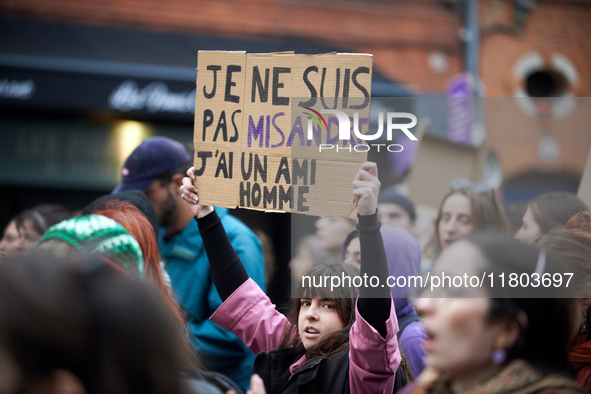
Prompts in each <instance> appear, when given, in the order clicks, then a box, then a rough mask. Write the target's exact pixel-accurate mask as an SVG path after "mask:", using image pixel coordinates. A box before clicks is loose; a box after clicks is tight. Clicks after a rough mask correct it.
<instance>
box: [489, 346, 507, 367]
mask: <svg viewBox="0 0 591 394" xmlns="http://www.w3.org/2000/svg"><path fill="white" fill-rule="evenodd" d="M505 357H507V352H506V351H505V349H503V348H499V349H496V350H495V351H494V352H492V354H491V356H490V360H491V361H492V363H493V364H496V365H499V364H502V363H503V361H505Z"/></svg>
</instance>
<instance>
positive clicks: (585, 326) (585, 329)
mask: <svg viewBox="0 0 591 394" xmlns="http://www.w3.org/2000/svg"><path fill="white" fill-rule="evenodd" d="M588 317H589V308H587V309H585V312H583V324H582V325H581V334H583V335H587V318H588Z"/></svg>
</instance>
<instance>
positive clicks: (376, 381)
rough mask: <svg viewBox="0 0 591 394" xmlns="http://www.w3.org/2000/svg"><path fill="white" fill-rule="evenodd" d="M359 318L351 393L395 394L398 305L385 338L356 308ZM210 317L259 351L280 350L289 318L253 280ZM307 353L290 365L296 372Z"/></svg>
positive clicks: (352, 346)
mask: <svg viewBox="0 0 591 394" xmlns="http://www.w3.org/2000/svg"><path fill="white" fill-rule="evenodd" d="M355 315H356V320H355V323H354V324H353V326H352V327H351V331H350V333H349V385H350V388H351V393H392V391H393V389H394V378H395V375H396V369H397V368H398V365H400V352H399V350H398V341H397V339H396V333H397V332H398V321H397V319H396V313H395V310H394V304H392V305H391V308H390V317H389V318H388V320H387V321H386V328H387V335H386V338H385V339H384V338H382V337H381V335H380V334H379V333H378V332H377V331H376V329H375V328H374V327H372V326H371V325H370V324H368V323H367V322H366V321H365V320H364V319H363V318H362V317H361V315H360V314H359V311H358V310H357V307H355ZM210 319H211V320H212V321H213V322H214V323H216V324H217V325H219V326H220V327H223V328H225V329H227V330H230V331H232V332H233V333H234V334H235V335H236V336H237V337H238V338H240V339H241V340H242V341H243V342H244V343H245V344H246V346H247V347H248V348H249V349H250V350H251V351H252V352H254V353H255V354H258V353H260V352H265V351H269V350H273V349H277V348H278V346H279V340H280V339H281V335H282V333H283V328H284V327H285V325H286V324H289V322H288V320H287V318H286V317H285V316H284V315H283V314H281V313H280V312H278V311H277V310H276V309H275V305H273V304H272V303H271V300H270V299H269V297H267V295H266V294H265V293H264V292H263V291H262V290H261V289H260V288H259V286H258V285H257V284H256V283H255V282H254V281H253V280H252V279H248V280H247V281H246V282H244V283H243V284H242V285H241V286H240V287H239V288H238V289H236V291H235V292H234V293H232V295H231V296H230V297H228V298H227V299H226V300H225V301H224V302H223V303H222V305H221V306H220V307H219V308H218V309H217V310H216V311H215V312H214V314H213V315H212V316H211V317H210ZM304 362H305V356H304V357H302V358H301V359H299V360H298V361H297V362H296V363H294V364H293V365H292V366H291V367H290V372H291V374H292V375H293V373H294V371H295V370H296V369H297V368H298V367H299V366H300V365H301V364H303V363H304Z"/></svg>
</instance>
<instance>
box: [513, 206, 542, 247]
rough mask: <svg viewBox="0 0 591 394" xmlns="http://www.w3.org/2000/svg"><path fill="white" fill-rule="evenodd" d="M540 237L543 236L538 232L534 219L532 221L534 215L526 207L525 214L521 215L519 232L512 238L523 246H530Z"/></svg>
mask: <svg viewBox="0 0 591 394" xmlns="http://www.w3.org/2000/svg"><path fill="white" fill-rule="evenodd" d="M542 235H543V234H542V231H541V230H540V226H539V225H538V223H537V222H536V219H534V213H533V212H532V210H531V208H530V207H529V206H528V207H527V210H526V211H525V214H524V215H523V219H521V227H520V228H519V230H517V232H516V233H515V235H514V236H513V238H515V239H516V240H518V241H519V242H523V243H524V244H530V245H531V244H533V243H534V242H535V241H536V239H538V238H540V237H541V236H542Z"/></svg>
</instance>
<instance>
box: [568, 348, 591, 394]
mask: <svg viewBox="0 0 591 394" xmlns="http://www.w3.org/2000/svg"><path fill="white" fill-rule="evenodd" d="M568 361H569V362H570V363H571V364H575V365H578V366H580V367H581V368H580V369H579V371H578V372H577V382H579V384H580V385H581V386H583V387H584V388H585V390H587V391H588V392H591V341H587V342H583V343H581V344H579V345H575V346H571V347H570V348H569V349H568Z"/></svg>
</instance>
